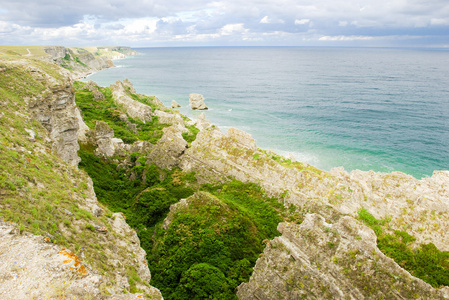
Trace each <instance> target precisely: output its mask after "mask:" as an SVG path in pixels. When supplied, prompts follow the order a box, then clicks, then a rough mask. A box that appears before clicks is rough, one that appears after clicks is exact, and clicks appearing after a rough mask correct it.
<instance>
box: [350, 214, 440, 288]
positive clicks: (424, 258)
mask: <svg viewBox="0 0 449 300" xmlns="http://www.w3.org/2000/svg"><path fill="white" fill-rule="evenodd" d="M358 215H359V219H360V220H362V221H363V222H364V223H365V224H366V225H368V226H369V227H371V228H372V229H373V230H374V232H375V233H376V235H377V246H378V247H379V249H380V250H381V251H382V252H383V253H384V254H385V255H386V256H388V257H391V258H393V259H394V260H395V261H396V262H397V263H398V264H399V265H401V266H402V267H403V268H404V269H406V270H407V271H409V272H410V273H411V274H412V275H413V276H416V277H418V278H420V279H422V280H424V281H425V282H427V283H429V284H430V285H432V286H433V287H435V288H439V287H441V286H448V285H449V252H448V251H440V250H438V249H437V247H435V245H434V244H432V243H430V244H420V245H419V246H413V245H412V244H413V242H414V241H415V240H416V239H415V238H414V237H413V236H411V235H410V234H408V233H407V232H405V231H399V230H394V231H393V232H392V233H387V232H386V230H385V227H386V225H387V223H388V220H386V219H384V220H378V219H376V218H375V217H374V216H373V215H371V214H370V213H369V212H368V211H367V210H366V209H364V208H363V209H361V210H359V211H358Z"/></svg>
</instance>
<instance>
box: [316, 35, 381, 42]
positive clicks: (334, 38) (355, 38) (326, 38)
mask: <svg viewBox="0 0 449 300" xmlns="http://www.w3.org/2000/svg"><path fill="white" fill-rule="evenodd" d="M373 39H374V37H372V36H344V35H338V36H323V37H320V38H319V39H318V40H319V41H369V40H373Z"/></svg>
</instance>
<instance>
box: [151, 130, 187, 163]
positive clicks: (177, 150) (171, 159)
mask: <svg viewBox="0 0 449 300" xmlns="http://www.w3.org/2000/svg"><path fill="white" fill-rule="evenodd" d="M163 131H164V134H163V135H162V138H161V139H160V140H159V141H158V142H157V144H156V145H155V146H154V147H153V149H151V152H150V153H148V155H147V158H148V161H149V162H152V163H154V164H156V165H157V166H158V167H159V168H162V169H169V170H171V169H172V168H173V167H174V166H177V165H178V164H179V160H180V157H181V155H182V154H183V153H184V151H185V150H186V148H187V142H186V141H185V140H184V139H183V137H182V135H181V133H180V132H179V131H178V130H176V128H174V127H167V128H164V129H163Z"/></svg>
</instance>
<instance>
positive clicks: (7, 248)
mask: <svg viewBox="0 0 449 300" xmlns="http://www.w3.org/2000/svg"><path fill="white" fill-rule="evenodd" d="M0 250H1V251H0V274H1V277H0V298H1V299H5V300H7V299H10V300H13V299H33V298H36V299H37V298H40V297H42V296H43V295H45V298H46V299H57V298H58V297H61V295H65V297H67V298H70V299H72V297H75V298H78V297H80V296H84V297H87V296H88V297H91V298H95V299H98V298H99V297H100V295H101V292H100V283H101V280H102V278H101V276H100V275H98V274H95V272H92V270H91V269H90V267H88V266H87V265H86V264H85V263H83V262H82V261H81V260H80V258H79V257H78V256H77V255H75V254H74V253H73V252H71V251H70V250H68V249H65V248H63V247H61V246H58V245H55V244H52V243H49V242H47V239H46V238H44V237H43V236H36V235H32V234H24V235H21V234H19V230H18V228H17V227H16V226H14V225H11V224H9V223H6V222H3V221H2V220H1V219H0Z"/></svg>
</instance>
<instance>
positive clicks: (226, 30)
mask: <svg viewBox="0 0 449 300" xmlns="http://www.w3.org/2000/svg"><path fill="white" fill-rule="evenodd" d="M246 31H247V30H246V29H245V27H244V25H243V23H239V24H227V25H225V26H223V28H221V30H220V34H221V35H233V34H236V33H244V32H246Z"/></svg>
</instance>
